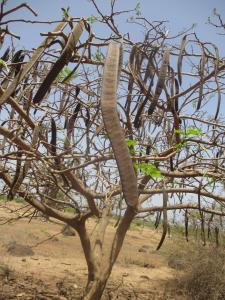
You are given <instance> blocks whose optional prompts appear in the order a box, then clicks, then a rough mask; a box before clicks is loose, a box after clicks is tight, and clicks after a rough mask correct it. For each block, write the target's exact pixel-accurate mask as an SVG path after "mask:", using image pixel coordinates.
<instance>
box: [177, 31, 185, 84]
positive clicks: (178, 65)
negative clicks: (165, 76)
mask: <svg viewBox="0 0 225 300" xmlns="http://www.w3.org/2000/svg"><path fill="white" fill-rule="evenodd" d="M186 44H187V35H185V36H184V37H183V39H182V42H181V46H180V53H179V57H178V61H177V73H178V81H179V84H180V85H181V84H182V73H181V72H182V62H183V54H184V51H185V46H186Z"/></svg>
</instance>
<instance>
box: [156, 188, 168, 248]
mask: <svg viewBox="0 0 225 300" xmlns="http://www.w3.org/2000/svg"><path fill="white" fill-rule="evenodd" d="M167 202H168V193H167V192H166V191H165V188H164V190H163V233H162V237H161V240H160V242H159V244H158V246H157V248H156V250H159V249H160V248H161V246H162V244H163V242H164V240H165V238H166V234H167V228H168V217H167Z"/></svg>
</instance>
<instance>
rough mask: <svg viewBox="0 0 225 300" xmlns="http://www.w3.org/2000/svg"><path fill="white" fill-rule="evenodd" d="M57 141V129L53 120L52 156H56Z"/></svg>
mask: <svg viewBox="0 0 225 300" xmlns="http://www.w3.org/2000/svg"><path fill="white" fill-rule="evenodd" d="M56 140H57V129H56V123H55V120H54V119H53V118H51V142H50V144H51V148H50V153H51V155H54V156H55V155H56Z"/></svg>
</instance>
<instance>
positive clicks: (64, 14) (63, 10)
mask: <svg viewBox="0 0 225 300" xmlns="http://www.w3.org/2000/svg"><path fill="white" fill-rule="evenodd" d="M61 10H62V15H63V17H64V18H69V16H70V15H69V10H70V7H69V6H68V7H67V8H64V7H62V8H61Z"/></svg>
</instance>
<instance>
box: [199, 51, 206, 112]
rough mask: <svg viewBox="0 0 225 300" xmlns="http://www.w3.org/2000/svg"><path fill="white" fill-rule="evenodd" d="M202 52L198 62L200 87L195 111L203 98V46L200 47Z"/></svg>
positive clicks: (204, 61)
mask: <svg viewBox="0 0 225 300" xmlns="http://www.w3.org/2000/svg"><path fill="white" fill-rule="evenodd" d="M201 50H202V56H201V61H200V71H199V75H200V86H199V97H198V104H197V110H199V109H200V108H201V104H202V98H203V86H204V74H205V64H206V57H205V51H204V48H203V46H202V45H201Z"/></svg>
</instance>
